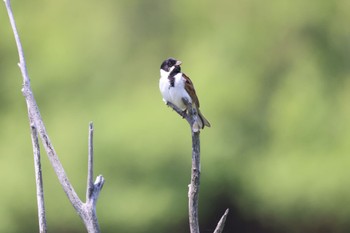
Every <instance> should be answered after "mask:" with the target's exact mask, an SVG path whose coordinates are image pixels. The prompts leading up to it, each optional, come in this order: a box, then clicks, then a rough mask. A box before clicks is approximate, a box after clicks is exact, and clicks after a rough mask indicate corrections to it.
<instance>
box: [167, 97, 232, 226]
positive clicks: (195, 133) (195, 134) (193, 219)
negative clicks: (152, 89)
mask: <svg viewBox="0 0 350 233" xmlns="http://www.w3.org/2000/svg"><path fill="white" fill-rule="evenodd" d="M182 101H183V102H184V103H185V104H186V105H187V110H186V111H182V110H181V109H179V108H178V107H177V106H176V105H174V104H172V103H170V102H167V105H168V106H170V107H171V108H172V109H173V110H174V111H176V112H177V113H178V114H179V115H180V116H181V117H182V118H185V119H186V120H187V122H188V123H189V125H190V127H191V134H192V170H191V183H190V184H189V185H188V212H189V225H190V232H191V233H200V231H199V220H198V219H199V218H198V199H199V185H200V173H201V165H200V138H199V134H200V130H196V129H195V127H194V123H195V122H196V120H197V118H198V113H197V111H196V109H195V108H193V106H192V103H191V102H190V101H189V100H188V99H186V98H182ZM227 214H228V209H227V210H226V212H225V213H224V215H223V216H222V217H221V219H220V221H219V223H218V225H217V227H216V229H215V232H214V233H221V232H222V230H223V228H224V224H225V220H226V216H227Z"/></svg>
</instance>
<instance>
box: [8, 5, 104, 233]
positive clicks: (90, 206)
mask: <svg viewBox="0 0 350 233" xmlns="http://www.w3.org/2000/svg"><path fill="white" fill-rule="evenodd" d="M4 2H5V5H6V9H7V13H8V15H9V19H10V23H11V27H12V30H13V33H14V37H15V41H16V45H17V49H18V55H19V61H20V62H19V67H20V70H21V73H22V77H23V88H22V93H23V95H24V97H25V100H26V104H27V108H28V116H29V120H30V125H31V126H34V127H35V129H36V130H37V132H38V134H39V136H40V138H41V140H42V142H43V145H44V148H45V151H46V153H47V155H48V158H49V160H50V163H51V165H52V167H53V169H54V171H55V173H56V175H57V177H58V180H59V182H60V183H61V185H62V188H63V190H64V192H65V193H66V195H67V197H68V199H69V201H70V202H71V204H72V206H73V207H74V208H75V210H76V212H77V213H78V215H79V216H80V218H81V219H82V220H83V222H84V224H85V227H86V229H87V231H88V232H89V233H98V232H100V229H99V226H98V222H97V217H96V202H97V198H98V196H99V193H100V191H101V189H102V187H103V183H104V179H103V177H102V176H98V177H97V179H96V182H95V183H94V185H93V190H92V191H91V195H90V197H89V198H88V200H87V201H86V203H83V202H82V201H81V200H80V199H79V197H78V195H77V193H76V192H75V190H74V188H73V186H72V185H71V183H70V182H69V180H68V177H67V175H66V172H65V171H64V168H63V166H62V164H61V162H60V160H59V158H58V156H57V154H56V151H55V149H54V147H53V145H52V143H51V141H50V139H49V136H48V134H47V131H46V128H45V125H44V122H43V120H42V118H41V115H40V111H39V107H38V105H37V103H36V101H35V98H34V94H33V92H32V89H31V86H30V79H29V76H28V72H27V67H26V62H25V58H24V53H23V48H22V44H21V41H20V38H19V34H18V31H17V27H16V23H15V19H14V16H13V13H12V9H11V4H10V0H4ZM91 142H92V137H91ZM90 147H91V148H92V145H91V146H90ZM89 157H90V156H89ZM90 160H91V162H89V163H90V165H92V154H91V159H90V158H89V161H90ZM91 170H92V166H90V168H89V174H90V175H92V173H91ZM89 179H91V178H89ZM89 188H91V185H88V188H87V189H89Z"/></svg>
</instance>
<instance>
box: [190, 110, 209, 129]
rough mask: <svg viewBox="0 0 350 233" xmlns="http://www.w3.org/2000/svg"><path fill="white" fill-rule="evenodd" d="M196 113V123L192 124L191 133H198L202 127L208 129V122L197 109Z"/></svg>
mask: <svg viewBox="0 0 350 233" xmlns="http://www.w3.org/2000/svg"><path fill="white" fill-rule="evenodd" d="M197 111H198V117H197V119H196V122H195V123H194V124H193V131H194V132H198V131H199V130H200V129H203V128H204V126H207V127H210V123H209V121H208V120H207V119H206V118H205V117H204V116H203V114H202V113H201V111H199V109H197Z"/></svg>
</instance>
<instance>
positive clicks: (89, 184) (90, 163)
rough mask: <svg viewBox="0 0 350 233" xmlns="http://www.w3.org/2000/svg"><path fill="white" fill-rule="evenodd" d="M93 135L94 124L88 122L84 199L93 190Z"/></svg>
mask: <svg viewBox="0 0 350 233" xmlns="http://www.w3.org/2000/svg"><path fill="white" fill-rule="evenodd" d="M93 137H94V125H93V123H92V122H90V124H89V142H88V146H89V149H88V154H89V155H88V175H87V185H86V187H87V188H86V201H88V200H89V199H90V197H91V194H92V192H93V190H94V181H93V177H94V146H93Z"/></svg>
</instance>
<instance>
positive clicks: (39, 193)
mask: <svg viewBox="0 0 350 233" xmlns="http://www.w3.org/2000/svg"><path fill="white" fill-rule="evenodd" d="M31 138H32V145H33V154H34V168H35V181H36V182H35V183H36V197H37V203H38V218H39V232H40V233H46V232H47V225H46V214H45V202H44V185H43V178H42V172H41V159H40V146H39V140H38V132H37V130H36V128H35V126H34V125H31Z"/></svg>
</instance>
